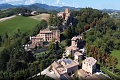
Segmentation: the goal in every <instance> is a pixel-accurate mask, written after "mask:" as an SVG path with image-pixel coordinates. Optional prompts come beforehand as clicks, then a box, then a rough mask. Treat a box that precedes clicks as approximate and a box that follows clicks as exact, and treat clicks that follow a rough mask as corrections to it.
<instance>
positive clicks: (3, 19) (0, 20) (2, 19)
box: [0, 15, 16, 22]
mask: <svg viewBox="0 0 120 80" xmlns="http://www.w3.org/2000/svg"><path fill="white" fill-rule="evenodd" d="M14 17H16V15H13V16H10V17H5V18H1V19H0V22H2V21H5V20H8V19H11V18H14Z"/></svg>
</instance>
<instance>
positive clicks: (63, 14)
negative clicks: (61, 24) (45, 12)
mask: <svg viewBox="0 0 120 80" xmlns="http://www.w3.org/2000/svg"><path fill="white" fill-rule="evenodd" d="M57 16H58V17H62V18H63V19H64V20H66V21H67V20H68V17H69V16H70V12H69V9H68V8H66V9H65V12H59V13H57Z"/></svg>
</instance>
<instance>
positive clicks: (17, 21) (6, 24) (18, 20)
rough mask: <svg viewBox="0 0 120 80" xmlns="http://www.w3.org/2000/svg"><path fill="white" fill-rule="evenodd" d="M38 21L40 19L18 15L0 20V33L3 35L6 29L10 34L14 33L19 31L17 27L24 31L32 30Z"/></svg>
mask: <svg viewBox="0 0 120 80" xmlns="http://www.w3.org/2000/svg"><path fill="white" fill-rule="evenodd" d="M38 23H39V21H38V20H34V19H31V18H29V17H22V16H17V17H14V18H12V19H9V20H5V21H3V22H0V35H1V36H3V35H4V33H5V32H6V31H7V33H8V34H9V35H12V34H13V33H15V32H16V31H17V29H20V31H21V32H22V33H23V32H26V31H29V30H32V29H33V28H34V27H35V26H36V25H37V24H38Z"/></svg>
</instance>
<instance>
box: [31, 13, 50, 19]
mask: <svg viewBox="0 0 120 80" xmlns="http://www.w3.org/2000/svg"><path fill="white" fill-rule="evenodd" d="M30 18H33V19H35V20H39V21H41V20H46V21H49V18H50V14H47V13H42V14H39V15H36V16H31V17H30Z"/></svg>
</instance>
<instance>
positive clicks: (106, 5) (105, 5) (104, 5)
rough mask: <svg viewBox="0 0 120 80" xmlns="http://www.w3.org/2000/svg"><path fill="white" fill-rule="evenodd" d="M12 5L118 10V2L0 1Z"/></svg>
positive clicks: (111, 0)
mask: <svg viewBox="0 0 120 80" xmlns="http://www.w3.org/2000/svg"><path fill="white" fill-rule="evenodd" d="M4 3H8V4H12V5H30V4H34V3H42V4H47V5H51V6H60V7H61V6H71V7H76V8H79V7H80V8H84V7H91V8H96V9H116V10H120V6H119V3H120V0H116V1H113V0H106V1H104V0H99V1H98V0H70V1H69V0H49V1H48V0H1V1H0V4H4Z"/></svg>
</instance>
